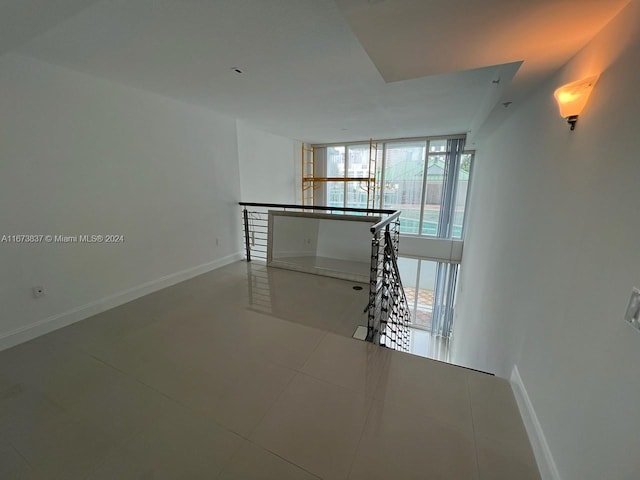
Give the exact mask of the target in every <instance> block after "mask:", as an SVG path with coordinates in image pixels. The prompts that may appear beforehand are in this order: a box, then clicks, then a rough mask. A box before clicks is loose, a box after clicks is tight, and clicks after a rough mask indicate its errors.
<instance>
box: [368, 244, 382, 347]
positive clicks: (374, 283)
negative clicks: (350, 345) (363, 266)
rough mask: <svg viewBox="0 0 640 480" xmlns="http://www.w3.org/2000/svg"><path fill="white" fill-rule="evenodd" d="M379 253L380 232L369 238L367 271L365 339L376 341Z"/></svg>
mask: <svg viewBox="0 0 640 480" xmlns="http://www.w3.org/2000/svg"><path fill="white" fill-rule="evenodd" d="M379 253H380V232H375V233H374V234H373V237H372V238H371V269H370V271H369V307H368V309H369V312H368V316H367V341H368V342H372V343H377V340H376V338H375V337H376V332H377V331H378V329H379V327H377V326H376V304H377V300H378V259H379Z"/></svg>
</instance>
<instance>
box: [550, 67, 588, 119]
mask: <svg viewBox="0 0 640 480" xmlns="http://www.w3.org/2000/svg"><path fill="white" fill-rule="evenodd" d="M597 81H598V75H593V76H591V77H587V78H585V79H583V80H578V81H577V82H572V83H567V84H566V85H563V86H562V87H560V88H558V89H557V90H556V91H555V92H554V94H553V95H554V96H555V97H556V101H557V102H558V107H559V108H560V115H561V116H562V117H563V118H566V119H567V123H569V125H571V130H575V128H576V123H577V122H578V115H580V114H581V113H582V110H583V109H584V106H585V105H586V104H587V100H588V99H589V95H591V91H592V90H593V86H594V85H595V84H596V82H597Z"/></svg>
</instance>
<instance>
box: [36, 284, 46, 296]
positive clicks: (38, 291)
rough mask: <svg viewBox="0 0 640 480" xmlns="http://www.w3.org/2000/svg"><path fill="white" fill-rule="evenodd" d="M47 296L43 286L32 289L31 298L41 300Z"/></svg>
mask: <svg viewBox="0 0 640 480" xmlns="http://www.w3.org/2000/svg"><path fill="white" fill-rule="evenodd" d="M46 294H47V292H46V290H45V289H44V287H43V286H40V285H39V286H37V287H33V298H41V297H44V296H45V295H46Z"/></svg>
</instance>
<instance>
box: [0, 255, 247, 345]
mask: <svg viewBox="0 0 640 480" xmlns="http://www.w3.org/2000/svg"><path fill="white" fill-rule="evenodd" d="M242 258H243V254H242V253H240V252H238V253H234V254H231V255H227V256H226V257H222V258H219V259H217V260H214V261H212V262H208V263H203V264H202V265H197V266H195V267H191V268H187V269H185V270H180V271H179V272H175V273H171V274H169V275H165V276H163V277H160V278H157V279H155V280H151V281H149V282H145V283H142V284H140V285H136V286H135V287H132V288H129V289H127V290H123V291H121V292H118V293H115V294H113V295H109V296H108V297H104V298H101V299H99V300H96V301H93V302H90V303H87V304H85V305H82V306H79V307H76V308H72V309H71V310H67V311H66V312H63V313H58V314H56V315H52V316H50V317H47V318H44V319H42V320H38V321H36V322H33V323H30V324H29V325H25V326H23V327H20V328H16V329H14V330H11V331H9V332H6V333H3V334H0V351H1V350H4V349H7V348H10V347H13V346H14V345H18V344H20V343H23V342H26V341H29V340H31V339H33V338H36V337H39V336H40V335H44V334H46V333H49V332H52V331H53V330H57V329H59V328H62V327H66V326H67V325H71V324H72V323H75V322H78V321H80V320H84V319H85V318H89V317H91V316H93V315H97V314H98V313H101V312H104V311H105V310H109V309H111V308H114V307H117V306H119V305H122V304H124V303H127V302H130V301H132V300H135V299H136V298H140V297H143V296H145V295H148V294H150V293H152V292H155V291H157V290H161V289H163V288H166V287H170V286H171V285H175V284H176V283H179V282H183V281H185V280H188V279H190V278H193V277H196V276H198V275H201V274H203V273H206V272H209V271H211V270H215V269H216V268H220V267H224V266H225V265H228V264H230V263H233V262H235V261H238V260H241V259H242Z"/></svg>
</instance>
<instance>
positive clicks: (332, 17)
mask: <svg viewBox="0 0 640 480" xmlns="http://www.w3.org/2000/svg"><path fill="white" fill-rule="evenodd" d="M628 1H629V0H530V1H524V0H522V1H517V2H516V1H514V0H483V1H482V2H479V1H478V0H338V1H337V2H336V1H334V0H97V1H96V0H56V1H55V2H53V1H52V0H0V29H2V31H3V32H9V33H7V34H3V35H1V36H0V53H4V52H6V51H17V52H18V53H21V54H24V55H29V56H32V57H35V58H38V59H41V60H43V61H46V62H49V63H53V64H58V65H62V66H66V67H69V68H72V69H75V70H78V71H82V72H86V73H88V74H91V75H95V76H99V77H104V78H107V79H110V80H112V81H115V82H119V83H122V84H126V85H129V86H132V87H136V88H140V89H144V90H148V91H151V92H155V93H159V94H161V95H165V96H168V97H172V98H175V99H178V100H181V101H184V102H188V103H191V104H195V105H199V106H203V107H206V108H211V109H214V110H216V111H219V112H221V113H224V114H227V115H230V116H233V117H235V118H240V119H243V120H246V121H248V122H251V123H253V124H255V125H256V126H258V127H259V128H262V129H265V130H267V131H271V132H273V133H277V134H280V135H284V136H287V137H292V138H297V139H300V140H305V141H311V142H330V141H343V140H354V139H367V138H369V137H374V138H394V137H408V136H421V135H438V134H447V133H461V132H466V131H469V130H472V129H476V128H477V127H478V126H479V125H480V124H481V123H482V122H483V121H484V120H485V118H486V117H487V115H489V113H490V112H491V111H492V109H493V108H494V106H495V104H496V103H497V102H498V101H500V100H501V99H502V98H504V96H505V95H507V94H508V90H509V89H510V88H513V86H511V85H510V81H511V79H512V78H513V77H514V75H515V74H516V72H518V74H517V76H516V83H517V81H518V76H522V75H523V73H522V72H525V73H526V72H527V70H526V69H527V68H529V69H530V68H531V67H530V66H529V63H530V64H531V65H534V66H535V65H538V66H540V65H542V66H543V67H544V68H538V67H536V69H534V71H533V74H532V75H529V80H531V79H532V78H538V77H535V74H538V75H539V77H540V71H542V72H543V73H544V74H548V73H549V72H550V71H552V70H554V69H556V68H558V67H559V66H560V65H561V64H562V63H563V62H564V61H566V60H567V59H568V58H569V57H570V56H571V55H572V54H573V53H575V52H576V51H577V50H578V49H579V48H580V47H581V46H582V45H584V44H585V43H586V42H587V41H588V39H590V38H591V37H592V36H593V35H594V34H595V33H596V32H597V31H598V30H599V29H600V28H601V27H602V26H604V25H605V24H606V22H607V21H608V20H609V19H610V18H611V17H612V16H613V15H614V14H615V13H616V12H617V11H618V10H619V9H620V8H621V7H622V6H623V5H624V4H626V3H628ZM54 3H55V5H56V6H57V7H58V8H57V9H54V8H53V7H52V6H51V5H52V4H54ZM576 4H579V5H580V8H581V9H582V8H583V7H586V8H587V10H588V11H589V13H588V14H584V15H582V14H581V16H580V19H581V20H580V21H581V24H580V25H582V26H581V27H580V28H579V29H578V30H577V31H576V30H575V29H568V28H564V27H563V25H565V24H566V22H567V17H566V11H567V10H566V9H567V8H569V5H572V6H573V7H574V8H575V6H576ZM45 5H46V7H45ZM514 5H515V7H514ZM563 12H564V13H563ZM6 13H10V14H11V17H8V16H7V15H5V14H6ZM563 15H564V16H563ZM63 17H66V19H65V20H64V21H61V20H62V19H63ZM583 17H584V18H583ZM7 18H10V19H12V20H11V21H8V20H7ZM585 19H586V20H585ZM583 20H584V21H583ZM542 25H545V26H546V27H545V28H547V27H548V29H550V30H545V31H548V32H551V31H552V32H554V35H555V37H554V38H551V39H547V40H548V41H546V43H543V44H541V43H540V41H541V40H540V38H538V37H535V36H534V35H533V33H532V32H533V31H536V29H539V28H541V26H542ZM9 26H10V27H11V28H9V29H8V30H6V29H5V27H7V28H8V27H9ZM21 26H22V27H24V28H20V27H21ZM354 32H355V33H354ZM545 38H546V37H545ZM523 60H524V64H523V65H524V66H523V67H522V68H520V70H519V71H518V68H519V67H520V65H521V64H522V61H523ZM236 66H237V67H240V68H241V69H242V70H243V71H244V73H243V74H242V75H238V74H236V73H234V72H233V71H232V70H231V67H236ZM381 73H382V75H381ZM525 77H526V75H525ZM498 78H500V83H494V81H495V80H497V79H498ZM385 79H386V80H387V81H385ZM525 80H526V78H525ZM522 83H523V84H525V83H526V82H524V81H523V82H522ZM529 83H531V82H529ZM514 85H515V83H514Z"/></svg>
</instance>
